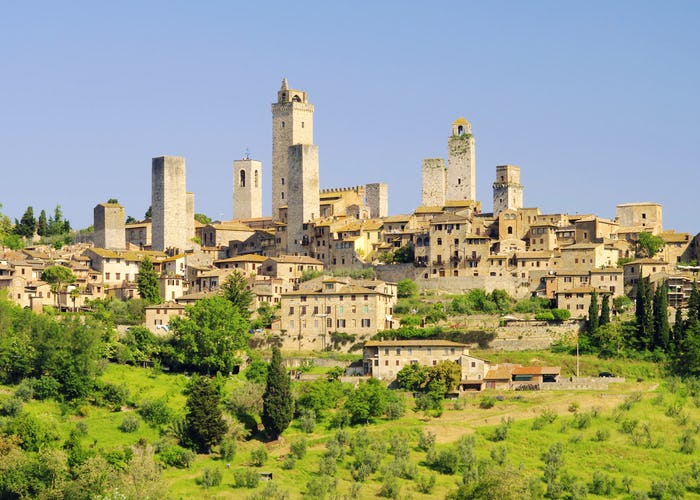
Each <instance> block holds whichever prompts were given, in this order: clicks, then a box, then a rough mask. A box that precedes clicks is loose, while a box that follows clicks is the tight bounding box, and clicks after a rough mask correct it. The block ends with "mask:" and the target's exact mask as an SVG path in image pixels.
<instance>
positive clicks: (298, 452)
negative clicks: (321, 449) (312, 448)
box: [289, 438, 307, 459]
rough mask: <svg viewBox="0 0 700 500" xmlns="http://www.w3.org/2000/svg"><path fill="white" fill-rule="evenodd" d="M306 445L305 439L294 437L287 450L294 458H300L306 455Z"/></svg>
mask: <svg viewBox="0 0 700 500" xmlns="http://www.w3.org/2000/svg"><path fill="white" fill-rule="evenodd" d="M306 446H307V443H306V439H304V438H299V439H295V440H294V441H292V444H291V445H289V451H290V453H291V454H292V455H294V456H295V457H296V458H299V459H302V458H304V456H305V455H306Z"/></svg>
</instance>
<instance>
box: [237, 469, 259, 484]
mask: <svg viewBox="0 0 700 500" xmlns="http://www.w3.org/2000/svg"><path fill="white" fill-rule="evenodd" d="M259 483H260V473H259V472H258V471H256V470H254V469H236V470H235V471H233V486H234V488H257V487H258V484H259Z"/></svg>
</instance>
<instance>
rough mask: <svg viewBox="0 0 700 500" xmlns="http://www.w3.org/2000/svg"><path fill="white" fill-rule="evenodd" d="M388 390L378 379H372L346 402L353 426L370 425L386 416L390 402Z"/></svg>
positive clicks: (356, 390) (357, 388)
mask: <svg viewBox="0 0 700 500" xmlns="http://www.w3.org/2000/svg"><path fill="white" fill-rule="evenodd" d="M387 392H388V389H387V388H386V387H385V386H384V384H382V383H381V382H380V381H379V380H378V379H376V378H371V379H369V380H368V381H367V382H365V383H362V382H360V384H359V385H358V386H357V387H356V388H355V390H354V391H352V393H351V394H350V396H349V397H348V399H347V401H346V402H345V410H347V412H348V413H349V414H350V422H351V423H352V424H362V423H368V422H369V421H370V420H372V419H373V418H375V417H379V416H381V415H383V414H384V410H385V409H386V405H387V402H388V395H387Z"/></svg>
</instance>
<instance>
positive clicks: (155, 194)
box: [151, 156, 194, 252]
mask: <svg viewBox="0 0 700 500" xmlns="http://www.w3.org/2000/svg"><path fill="white" fill-rule="evenodd" d="M151 171H152V172H151V208H152V212H153V228H152V247H153V250H159V251H165V250H173V251H175V252H178V251H184V250H185V249H186V248H188V247H190V246H191V243H190V239H191V238H193V237H194V230H193V231H192V234H188V228H189V227H190V226H193V223H188V220H187V216H188V210H187V192H186V189H185V159H184V158H182V157H177V156H159V157H157V158H153V161H152V168H151ZM192 216H193V217H194V214H192Z"/></svg>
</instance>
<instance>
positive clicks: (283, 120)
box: [272, 78, 318, 220]
mask: <svg viewBox="0 0 700 500" xmlns="http://www.w3.org/2000/svg"><path fill="white" fill-rule="evenodd" d="M313 142H314V105H313V104H309V100H308V96H307V94H306V92H304V91H302V90H293V89H290V88H289V86H288V85H287V79H286V78H285V79H284V80H282V86H281V88H280V89H279V91H278V92H277V102H276V103H274V104H273V105H272V219H273V220H279V219H280V214H279V210H280V208H281V207H284V206H286V205H288V203H289V198H290V193H289V147H290V146H294V145H297V144H313ZM316 212H317V213H318V210H317V211H316Z"/></svg>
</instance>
